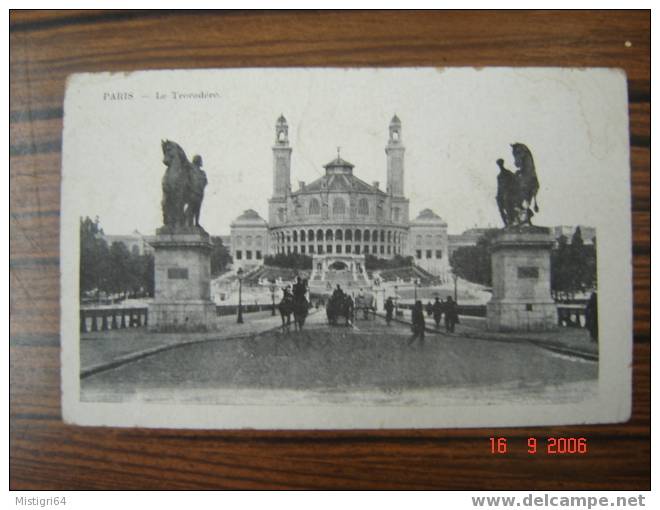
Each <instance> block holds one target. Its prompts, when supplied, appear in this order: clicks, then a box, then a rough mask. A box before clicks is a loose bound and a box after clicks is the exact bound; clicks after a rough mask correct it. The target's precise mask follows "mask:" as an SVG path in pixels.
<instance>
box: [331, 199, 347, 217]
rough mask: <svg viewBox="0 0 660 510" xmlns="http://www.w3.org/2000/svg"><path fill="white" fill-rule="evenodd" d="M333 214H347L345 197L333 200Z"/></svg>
mask: <svg viewBox="0 0 660 510" xmlns="http://www.w3.org/2000/svg"><path fill="white" fill-rule="evenodd" d="M332 214H333V215H334V216H343V215H344V214H346V204H345V203H344V199H343V198H335V199H334V200H333V201H332Z"/></svg>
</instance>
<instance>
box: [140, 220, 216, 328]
mask: <svg viewBox="0 0 660 510" xmlns="http://www.w3.org/2000/svg"><path fill="white" fill-rule="evenodd" d="M150 244H151V245H152V246H153V248H154V259H155V264H154V266H155V279H154V286H155V295H154V301H153V303H151V304H150V305H149V328H150V329H151V330H152V331H163V332H164V331H206V330H208V329H213V324H214V323H215V321H216V310H215V304H214V303H213V302H212V301H211V285H210V281H211V258H210V254H211V242H210V238H209V235H208V234H207V233H206V232H205V231H204V229H202V228H201V227H184V228H176V229H171V228H168V227H163V228H161V229H158V231H157V234H156V237H155V238H154V239H153V240H152V241H151V243H150Z"/></svg>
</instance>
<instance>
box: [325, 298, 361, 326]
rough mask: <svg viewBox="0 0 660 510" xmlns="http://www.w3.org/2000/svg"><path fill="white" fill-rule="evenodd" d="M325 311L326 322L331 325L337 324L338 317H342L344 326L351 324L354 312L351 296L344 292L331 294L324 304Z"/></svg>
mask: <svg viewBox="0 0 660 510" xmlns="http://www.w3.org/2000/svg"><path fill="white" fill-rule="evenodd" d="M325 313H326V315H327V316H328V324H330V325H331V326H336V325H337V322H338V319H339V317H343V318H344V321H345V322H344V323H345V325H346V326H348V325H350V324H352V322H353V319H354V314H355V305H354V303H353V298H351V296H349V295H348V294H344V293H335V294H333V295H332V297H330V299H328V303H327V304H326V306H325Z"/></svg>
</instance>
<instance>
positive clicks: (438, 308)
mask: <svg viewBox="0 0 660 510" xmlns="http://www.w3.org/2000/svg"><path fill="white" fill-rule="evenodd" d="M443 309H444V303H443V302H442V301H440V298H439V297H436V298H435V303H433V320H434V321H435V329H440V321H441V320H442V312H443Z"/></svg>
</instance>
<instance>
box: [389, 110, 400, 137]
mask: <svg viewBox="0 0 660 510" xmlns="http://www.w3.org/2000/svg"><path fill="white" fill-rule="evenodd" d="M399 143H401V119H399V117H398V115H397V114H396V113H395V114H394V117H392V120H391V121H390V139H389V144H390V145H392V144H395V145H396V144H399Z"/></svg>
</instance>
